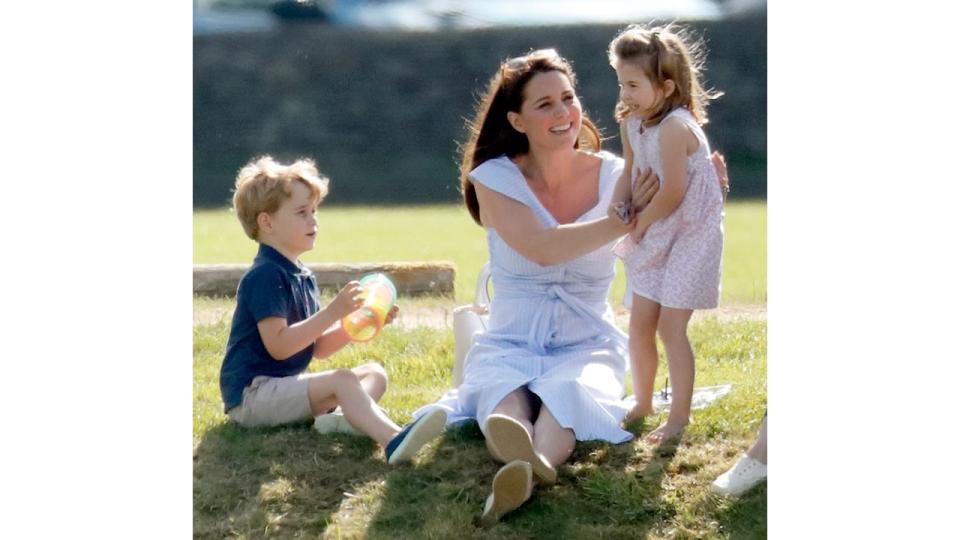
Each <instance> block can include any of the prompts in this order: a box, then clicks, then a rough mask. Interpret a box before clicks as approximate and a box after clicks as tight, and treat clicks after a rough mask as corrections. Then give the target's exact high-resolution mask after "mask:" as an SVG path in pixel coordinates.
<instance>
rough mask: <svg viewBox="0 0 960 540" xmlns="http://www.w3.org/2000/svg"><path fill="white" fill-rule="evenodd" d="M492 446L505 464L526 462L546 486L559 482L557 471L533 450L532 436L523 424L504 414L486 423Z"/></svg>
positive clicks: (493, 417) (491, 416)
mask: <svg viewBox="0 0 960 540" xmlns="http://www.w3.org/2000/svg"><path fill="white" fill-rule="evenodd" d="M486 427H487V429H486V431H487V437H488V438H489V439H490V444H491V445H492V446H493V447H494V449H495V450H496V453H497V454H499V457H500V458H501V459H503V461H504V462H507V463H509V462H511V461H515V460H521V461H526V462H527V463H529V464H530V465H531V466H532V467H533V474H534V475H535V476H536V477H537V480H539V481H540V483H542V484H544V485H552V484H554V483H556V481H557V470H556V469H554V468H553V466H552V465H550V463H549V462H548V461H547V460H546V459H545V458H544V457H543V456H541V455H540V454H538V453H537V452H536V450H534V448H533V441H532V440H530V434H529V433H527V430H526V429H525V428H524V427H523V424H521V423H520V422H518V421H516V420H514V419H513V418H511V417H509V416H506V415H503V414H491V415H490V416H489V417H487V422H486Z"/></svg>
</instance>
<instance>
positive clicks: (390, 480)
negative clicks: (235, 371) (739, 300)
mask: <svg viewBox="0 0 960 540" xmlns="http://www.w3.org/2000/svg"><path fill="white" fill-rule="evenodd" d="M201 302H202V301H201ZM193 332H194V421H193V436H194V485H193V490H194V497H193V505H194V506H193V508H194V535H195V536H197V537H199V538H224V537H231V538H260V537H266V536H270V537H274V536H276V537H294V536H297V537H325V538H560V537H564V538H585V539H587V538H589V539H592V538H643V537H651V538H764V537H766V489H767V488H766V486H765V485H761V486H760V487H757V488H755V489H753V490H751V491H750V492H749V493H747V494H746V495H745V496H742V497H740V498H739V499H735V500H731V499H726V498H721V497H717V496H714V495H711V494H710V493H709V492H708V486H709V484H710V482H711V481H712V480H713V479H714V478H715V477H716V476H717V475H719V474H720V473H722V472H723V471H724V470H726V468H728V467H729V466H730V465H732V464H733V462H734V461H736V459H737V456H738V454H739V453H740V452H742V451H743V450H744V449H746V448H747V447H748V446H749V445H750V444H751V443H752V441H753V439H754V437H755V435H756V430H757V428H758V425H759V422H760V419H761V417H762V416H763V412H764V410H765V408H766V364H767V362H766V359H767V350H766V322H765V321H751V320H734V321H729V320H727V321H720V320H717V319H716V318H705V319H702V320H699V321H698V322H696V323H695V324H694V325H693V326H692V327H691V332H690V333H691V341H692V344H693V346H694V349H695V350H696V351H697V385H698V386H705V385H711V384H719V383H725V382H731V383H734V390H733V391H732V392H731V394H730V395H728V396H725V397H724V398H722V399H721V400H720V401H718V402H717V403H715V404H714V405H713V406H711V407H709V408H707V409H704V410H700V411H695V412H694V423H693V424H692V425H691V426H690V427H689V428H688V430H687V433H686V435H685V436H684V438H683V440H682V442H681V443H680V444H679V445H678V446H675V447H664V448H654V447H650V446H648V445H646V444H644V443H642V442H639V441H633V442H629V443H625V444H621V445H611V444H607V443H601V442H595V441H594V442H582V443H578V444H577V447H576V449H575V451H574V454H573V456H572V457H571V458H570V460H569V461H568V462H567V463H566V464H564V465H562V466H561V467H560V468H559V473H560V478H559V482H558V483H557V485H556V486H553V487H550V488H546V489H538V490H537V492H536V494H535V495H534V497H533V499H532V500H531V501H530V502H529V503H528V504H526V505H525V506H524V507H523V508H521V509H519V510H518V511H516V512H514V513H512V514H510V515H509V516H508V517H507V518H506V519H505V520H504V521H503V522H501V523H500V524H499V525H497V526H495V527H494V528H493V529H491V530H489V531H483V530H481V529H478V528H476V527H475V525H474V519H475V518H476V517H477V516H478V515H479V513H480V511H481V509H482V506H483V501H484V499H485V497H486V495H487V494H488V491H489V487H490V482H491V481H492V478H493V475H494V473H495V472H496V470H497V467H498V465H497V464H496V463H495V462H494V461H493V460H492V459H491V458H490V457H489V455H488V454H487V451H486V449H485V447H484V444H483V440H482V437H481V435H480V432H479V430H478V428H477V427H476V424H475V423H473V424H469V425H467V426H465V427H462V428H459V429H456V430H452V431H450V432H448V433H447V434H446V435H445V436H444V437H442V438H441V439H439V440H437V441H434V442H433V443H431V444H430V445H428V446H427V447H426V448H425V449H424V451H423V452H421V454H420V455H419V456H418V458H417V459H416V460H415V461H414V463H412V464H408V465H403V466H399V467H390V466H388V465H387V464H386V463H385V461H384V458H383V452H382V451H381V450H380V449H379V448H378V447H377V446H376V445H375V444H373V443H372V442H371V441H370V440H369V439H365V438H361V437H353V436H349V435H320V434H318V433H316V432H315V431H313V430H312V429H311V428H310V425H309V423H302V424H297V425H292V426H287V427H280V428H270V429H251V430H246V429H242V428H238V427H236V426H235V425H232V424H230V423H228V422H227V418H226V416H225V415H224V414H223V412H222V402H221V401H220V395H219V387H218V370H219V366H220V361H221V358H222V354H223V347H224V343H225V341H226V338H227V334H228V332H229V317H226V316H224V317H220V318H216V317H214V318H213V320H210V321H208V323H203V324H195V325H194V328H193ZM452 354H453V338H452V335H451V332H449V330H436V329H430V328H425V327H423V328H418V329H415V330H401V329H398V328H387V329H386V330H384V332H383V333H382V334H381V335H380V337H378V338H377V339H376V340H374V341H373V342H371V343H369V344H366V345H361V346H350V347H347V348H346V349H344V350H343V351H341V352H340V353H338V354H337V355H334V357H333V358H331V359H330V360H329V361H327V362H319V361H314V363H313V364H312V365H311V369H313V370H320V369H330V368H333V367H340V366H353V365H357V364H359V363H363V362H366V361H370V360H376V361H378V362H380V363H382V364H383V365H384V367H385V368H386V370H387V372H388V374H389V376H390V381H391V382H390V388H389V390H388V391H387V393H386V395H385V396H384V398H383V401H382V405H383V406H384V408H385V409H386V410H387V412H388V414H389V415H390V416H391V417H392V418H393V419H394V420H395V421H397V422H398V423H404V422H406V421H408V420H409V418H410V413H411V412H412V411H413V410H415V409H416V408H417V407H419V406H421V405H423V404H425V403H428V402H431V401H433V400H435V399H436V398H437V397H438V396H439V395H440V394H441V393H442V392H443V391H444V390H445V389H446V387H447V386H448V385H449V384H450V380H451V366H450V362H451V358H452ZM666 373H667V370H666V365H665V362H664V361H663V359H662V358H661V366H660V370H659V375H658V381H657V387H660V386H661V385H662V384H663V379H664V377H665V375H666ZM663 419H664V416H663V415H661V416H659V417H657V418H653V419H650V420H649V421H648V422H647V423H646V424H643V425H633V426H631V429H633V430H634V432H635V433H640V434H642V433H645V432H647V431H649V430H650V429H652V427H654V426H656V425H657V424H658V422H659V421H661V420H663Z"/></svg>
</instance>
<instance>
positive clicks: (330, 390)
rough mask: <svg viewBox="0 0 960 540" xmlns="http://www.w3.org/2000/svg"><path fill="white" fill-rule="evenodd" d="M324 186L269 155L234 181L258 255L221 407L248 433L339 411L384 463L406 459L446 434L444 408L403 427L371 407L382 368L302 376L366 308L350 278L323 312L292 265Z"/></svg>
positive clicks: (230, 347)
mask: <svg viewBox="0 0 960 540" xmlns="http://www.w3.org/2000/svg"><path fill="white" fill-rule="evenodd" d="M328 182H329V180H328V179H327V178H325V177H323V176H321V175H320V173H319V171H317V168H316V166H315V165H314V163H313V161H311V160H307V159H301V160H299V161H296V162H295V163H292V164H290V165H283V164H280V163H278V162H276V161H274V160H273V158H271V157H270V156H264V157H261V158H259V159H257V160H255V161H252V162H250V163H248V164H247V165H246V166H244V167H243V169H241V170H240V172H239V174H238V175H237V180H236V187H235V191H234V195H233V207H234V209H235V211H236V214H237V217H238V218H239V219H240V223H241V225H243V230H244V232H246V234H247V236H249V237H250V238H252V239H253V240H255V241H256V242H258V243H259V244H260V249H259V251H258V252H257V256H256V258H255V259H254V260H253V265H252V266H251V267H250V269H249V270H248V271H247V273H246V274H244V276H243V278H242V279H241V280H240V285H239V287H238V289H237V309H236V311H235V312H234V314H233V322H232V324H231V327H230V338H229V340H228V341H227V352H226V356H225V358H224V360H223V365H222V366H221V368H220V392H221V394H222V395H223V402H224V410H225V411H226V413H227V415H228V416H229V417H230V419H231V420H232V421H234V422H236V423H237V424H240V425H241V426H246V427H254V426H275V425H280V424H287V423H291V422H296V421H302V420H308V419H310V418H313V417H316V416H318V415H323V414H325V413H327V412H329V411H331V410H333V409H334V408H336V407H338V406H339V407H340V409H341V410H342V411H343V416H344V417H345V418H346V420H347V422H349V424H350V425H351V426H353V427H354V428H355V429H356V430H358V431H360V432H362V433H364V434H366V435H368V436H370V438H372V439H373V440H375V441H377V442H378V443H379V444H380V445H381V446H382V447H383V448H384V452H385V454H386V458H387V462H388V463H391V464H393V463H399V462H402V461H407V460H409V459H410V458H412V457H413V455H414V454H415V453H416V452H417V451H418V450H419V449H420V447H422V446H423V445H424V444H426V443H427V442H429V441H430V440H431V439H433V438H434V437H436V436H437V435H439V434H440V432H441V431H442V430H443V426H444V424H445V422H446V414H445V413H443V411H440V410H437V412H438V413H439V414H434V415H428V416H422V417H420V418H419V419H418V420H416V421H415V422H413V423H411V424H409V425H407V426H406V427H405V428H403V429H402V430H401V429H400V428H399V427H398V426H397V425H396V424H394V423H393V421H391V420H390V418H388V417H387V416H386V414H384V412H383V410H382V409H381V408H380V407H379V406H378V405H377V403H376V401H377V400H378V399H379V398H380V396H382V395H383V393H384V392H385V391H386V388H387V376H386V372H385V371H384V369H383V367H382V366H380V365H379V364H377V363H369V364H364V365H361V366H358V367H355V368H353V369H345V368H344V369H336V370H330V371H321V372H319V373H305V370H306V368H307V365H308V364H309V363H310V360H311V359H312V358H313V357H314V356H315V357H317V358H327V357H329V356H330V355H332V354H334V353H336V352H337V351H339V350H340V349H342V348H343V347H344V346H346V345H347V344H348V343H349V342H350V338H349V337H348V336H347V334H346V333H345V332H344V331H343V329H342V328H341V327H340V325H339V324H338V323H339V321H340V319H342V318H343V317H344V316H346V315H347V314H349V313H351V312H352V311H354V310H356V309H357V308H359V307H360V306H361V305H362V304H363V291H362V290H361V289H360V287H359V283H358V282H356V281H351V282H350V283H348V284H347V285H346V286H345V287H344V288H343V289H341V290H340V292H339V293H337V296H336V297H335V298H334V299H333V300H332V301H331V302H330V303H329V304H328V305H327V306H326V307H323V308H321V307H320V304H319V298H318V296H317V283H316V280H315V279H314V276H313V273H312V272H311V271H310V270H309V269H308V268H307V267H306V266H304V265H303V263H301V262H300V260H299V257H300V255H302V254H303V253H305V252H307V251H309V250H311V249H313V245H314V242H316V236H317V221H316V218H315V217H314V213H315V212H316V209H317V206H318V205H319V204H320V202H321V201H323V199H324V197H326V195H327V184H328ZM395 315H396V310H394V311H393V312H391V314H390V316H389V317H388V319H387V322H390V321H391V320H392V319H393V317H394V316H395Z"/></svg>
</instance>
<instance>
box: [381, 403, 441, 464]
mask: <svg viewBox="0 0 960 540" xmlns="http://www.w3.org/2000/svg"><path fill="white" fill-rule="evenodd" d="M446 424H447V413H446V411H444V410H443V409H441V408H435V409H430V411H429V412H427V413H426V414H424V415H423V416H421V417H420V418H417V419H416V420H414V421H413V422H410V423H409V424H407V425H406V426H405V427H404V428H403V430H402V431H401V432H400V433H397V436H396V437H394V438H392V439H390V442H388V443H387V447H386V449H384V451H385V452H386V454H387V463H389V464H391V465H394V464H396V463H402V462H404V461H409V460H410V459H411V458H412V457H413V455H414V454H416V453H417V451H418V450H420V448H421V447H423V445H425V444H427V443H428V442H430V441H432V440H433V439H435V438H436V437H437V436H438V435H440V434H441V433H443V427H444V426H445V425H446Z"/></svg>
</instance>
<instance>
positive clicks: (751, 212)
mask: <svg viewBox="0 0 960 540" xmlns="http://www.w3.org/2000/svg"><path fill="white" fill-rule="evenodd" d="M726 213H727V217H726V222H725V226H726V237H725V245H724V256H723V284H722V297H721V302H722V303H724V304H765V303H766V301H767V266H766V261H767V205H766V202H765V201H735V202H730V203H728V204H727V209H726ZM317 220H318V221H319V229H320V238H319V240H318V241H317V245H316V247H315V248H314V250H313V251H311V252H309V253H306V254H304V256H303V257H302V259H303V260H304V261H306V262H365V261H367V262H382V261H417V260H448V261H453V262H454V263H456V265H457V277H456V283H455V287H456V297H457V300H458V301H460V302H468V301H470V300H472V299H473V290H474V283H475V281H476V277H477V273H478V272H479V271H480V267H481V266H483V263H484V262H485V261H486V260H487V247H486V238H485V236H484V232H483V229H481V228H480V227H478V226H477V225H475V224H474V223H473V221H472V220H471V219H470V216H469V215H468V214H467V212H466V210H464V209H463V208H462V207H461V206H459V205H433V206H401V207H369V206H362V207H361V206H355V207H333V206H331V207H323V206H321V207H320V211H319V212H318V213H317ZM256 249H257V248H256V244H255V243H254V242H253V241H251V240H250V239H248V238H247V237H246V236H245V235H244V234H243V230H242V229H241V228H240V224H239V223H238V222H237V220H236V218H235V217H234V216H233V214H232V213H231V211H230V210H228V209H222V210H200V211H196V212H194V215H193V261H194V262H195V263H217V262H250V261H251V260H252V259H253V256H254V254H255V253H256ZM624 283H625V282H624V277H623V271H622V268H621V267H620V265H619V264H618V267H617V277H616V279H615V280H614V282H613V287H612V288H611V295H610V296H611V299H616V300H619V299H620V298H621V297H622V296H623V291H624Z"/></svg>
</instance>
